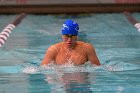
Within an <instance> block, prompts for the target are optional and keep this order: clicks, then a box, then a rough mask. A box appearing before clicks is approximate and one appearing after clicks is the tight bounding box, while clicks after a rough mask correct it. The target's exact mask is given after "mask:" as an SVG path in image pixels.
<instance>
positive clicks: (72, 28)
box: [62, 19, 79, 35]
mask: <svg viewBox="0 0 140 93" xmlns="http://www.w3.org/2000/svg"><path fill="white" fill-rule="evenodd" d="M78 30H79V25H78V23H76V22H75V21H73V20H70V19H68V20H66V21H65V22H64V24H63V28H62V34H63V35H64V34H72V35H78Z"/></svg>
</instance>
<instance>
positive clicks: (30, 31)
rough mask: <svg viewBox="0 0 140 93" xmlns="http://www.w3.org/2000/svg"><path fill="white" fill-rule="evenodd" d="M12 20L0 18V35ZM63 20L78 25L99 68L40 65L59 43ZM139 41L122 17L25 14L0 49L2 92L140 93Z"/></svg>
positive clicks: (114, 15)
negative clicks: (94, 55) (50, 47)
mask: <svg viewBox="0 0 140 93" xmlns="http://www.w3.org/2000/svg"><path fill="white" fill-rule="evenodd" d="M133 16H134V17H135V18H136V19H137V20H140V13H133ZM15 17H16V15H0V30H1V31H2V29H3V28H4V27H5V26H6V25H7V24H9V22H12V21H13V20H14V19H15ZM66 19H74V20H76V21H77V22H78V23H79V25H80V32H79V40H82V41H85V42H89V43H91V44H93V45H94V47H95V48H96V52H97V56H98V58H99V60H100V62H101V64H102V65H101V66H99V67H95V66H92V65H91V64H90V62H87V63H86V64H84V65H81V66H73V65H72V64H69V65H61V66H57V65H54V64H50V65H49V66H46V67H42V66H40V64H41V61H42V60H43V58H44V56H45V52H46V50H47V48H48V47H49V46H50V45H52V44H55V43H57V42H60V41H61V32H60V31H61V28H62V23H63V22H64V21H65V20H66ZM139 41H140V33H139V32H138V31H137V29H136V28H135V27H134V26H133V25H132V24H130V23H129V22H128V20H127V19H126V18H125V16H124V15H123V14H122V13H118V14H117V13H113V14H109V13H108V14H79V15H63V14H62V15H27V17H26V18H25V19H24V20H23V21H22V22H21V23H20V24H19V25H18V27H16V28H15V29H14V30H13V31H12V33H11V35H10V37H9V38H8V40H7V42H6V43H5V44H4V45H3V47H1V48H0V93H16V92H17V90H19V91H20V93H132V92H133V93H139V91H140V78H139V77H140V73H139V72H140V42H139Z"/></svg>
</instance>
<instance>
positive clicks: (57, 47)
mask: <svg viewBox="0 0 140 93" xmlns="http://www.w3.org/2000/svg"><path fill="white" fill-rule="evenodd" d="M62 45H63V42H59V43H56V44H54V45H51V46H50V47H49V48H50V49H55V50H59V48H60V47H61V46H62Z"/></svg>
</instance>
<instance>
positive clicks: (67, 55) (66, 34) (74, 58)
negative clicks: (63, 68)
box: [42, 20, 100, 66]
mask: <svg viewBox="0 0 140 93" xmlns="http://www.w3.org/2000/svg"><path fill="white" fill-rule="evenodd" d="M78 30H79V25H78V23H76V22H75V21H73V20H66V21H65V22H64V24H63V28H62V40H63V41H62V42H59V43H57V44H54V45H52V46H50V47H49V48H48V50H47V51H46V55H45V57H44V59H43V61H42V65H48V64H50V63H52V62H54V63H55V64H57V65H64V64H69V63H71V64H73V65H76V66H77V65H82V64H85V63H86V62H87V61H90V62H91V63H92V64H93V65H97V66H99V65H100V62H99V59H98V57H97V55H96V52H95V48H94V47H93V46H92V45H91V44H89V43H86V42H82V41H78V40H77V39H78Z"/></svg>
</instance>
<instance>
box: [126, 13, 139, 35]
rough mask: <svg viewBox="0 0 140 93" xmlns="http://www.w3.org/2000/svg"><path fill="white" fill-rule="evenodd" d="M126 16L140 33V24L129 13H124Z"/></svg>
mask: <svg viewBox="0 0 140 93" xmlns="http://www.w3.org/2000/svg"><path fill="white" fill-rule="evenodd" d="M124 15H125V16H126V18H127V19H128V21H129V22H130V23H131V24H133V25H134V26H135V27H136V28H137V29H138V32H140V22H138V21H137V20H136V19H135V18H134V17H133V16H131V14H130V13H129V12H124Z"/></svg>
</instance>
